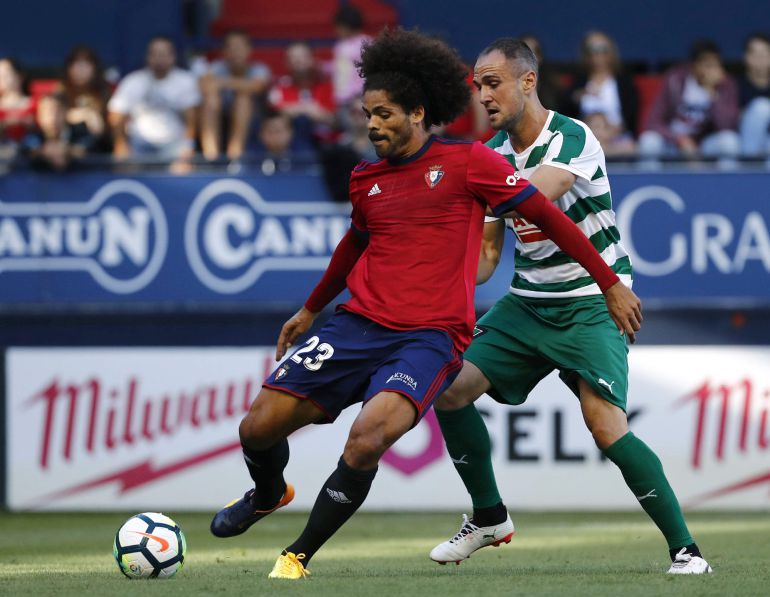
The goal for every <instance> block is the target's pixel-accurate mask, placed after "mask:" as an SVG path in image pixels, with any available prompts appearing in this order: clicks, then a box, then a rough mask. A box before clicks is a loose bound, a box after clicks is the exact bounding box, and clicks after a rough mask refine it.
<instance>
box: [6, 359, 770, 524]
mask: <svg viewBox="0 0 770 597" xmlns="http://www.w3.org/2000/svg"><path fill="white" fill-rule="evenodd" d="M6 354H7V356H6V415H7V416H6V440H7V446H6V448H7V449H6V454H7V466H6V475H7V479H6V486H7V498H8V505H9V507H10V508H11V509H13V510H26V509H42V510H72V509H113V510H118V509H120V510H125V509H136V510H139V509H175V510H180V509H204V510H214V509H216V508H218V507H219V506H221V505H222V504H224V503H225V502H227V501H229V500H230V499H232V498H233V497H236V496H238V495H240V494H242V493H243V492H244V491H245V490H246V488H247V487H248V485H249V483H250V479H249V477H248V474H247V472H246V470H245V467H244V465H243V462H242V458H241V453H240V448H239V443H238V423H239V421H240V419H241V417H242V416H243V414H244V413H245V412H246V410H247V409H248V406H249V403H250V401H251V400H252V399H253V398H254V396H256V393H257V391H258V390H259V387H260V384H261V382H262V380H263V379H264V377H265V375H266V374H267V373H268V372H269V371H270V370H271V369H272V367H273V366H274V361H273V360H272V354H273V348H272V347H249V348H125V349H123V348H120V349H117V348H116V349H109V348H82V349H81V348H61V349H51V348H46V349H38V348H11V349H9V350H8V351H7V353H6ZM768 364H770V348H764V347H761V348H760V347H757V348H754V347H724V346H720V347H689V346H687V347H684V346H677V347H635V348H632V350H631V356H630V368H631V379H630V396H629V414H630V417H631V429H632V430H633V431H634V433H636V435H638V436H639V437H641V438H642V439H644V441H646V442H647V443H648V444H649V445H650V446H651V447H652V448H653V449H654V450H655V451H656V452H657V453H658V455H659V456H660V458H661V460H662V462H663V464H664V467H665V469H666V471H667V473H668V476H669V479H670V481H671V483H672V485H673V486H674V489H675V490H676V491H677V493H678V495H679V497H680V500H681V502H682V504H683V505H684V506H685V507H705V508H747V509H749V508H750V509H758V508H767V507H768V506H770V420H769V419H770V414H769V413H770V367H768ZM478 406H479V409H480V410H481V411H482V412H483V414H484V416H485V418H486V421H487V424H488V427H489V431H490V436H491V438H492V443H493V454H494V462H495V470H496V471H497V476H498V485H499V487H500V491H501V493H502V495H503V498H504V500H505V501H506V503H507V504H508V506H509V507H510V508H511V509H519V508H529V509H584V508H596V509H599V508H602V509H605V508H617V509H625V508H634V507H636V505H637V502H636V500H635V499H634V498H633V496H632V495H631V494H630V493H629V491H628V490H627V488H626V487H625V485H624V483H623V480H622V478H621V476H620V473H619V472H618V471H617V470H616V469H615V467H614V466H613V465H612V463H610V462H608V461H606V460H603V459H602V458H601V455H600V453H599V451H598V450H597V449H596V448H595V447H594V445H593V442H592V439H591V437H590V434H589V433H588V431H587V430H586V429H585V426H584V424H583V421H582V418H581V415H580V409H579V405H578V402H577V400H576V399H575V398H574V396H572V394H571V393H570V392H569V391H568V390H567V389H566V388H565V387H564V386H563V385H562V384H561V382H560V381H559V379H558V378H557V377H556V376H555V375H553V374H552V375H551V376H549V377H548V378H547V379H545V380H544V381H543V382H542V383H541V384H540V385H539V386H538V387H537V388H536V389H535V391H534V392H533V393H532V395H531V396H530V398H529V400H528V401H527V402H526V403H525V404H524V405H522V406H518V407H508V406H501V405H499V404H497V403H495V402H494V401H492V400H491V399H490V398H488V397H484V398H483V399H482V400H480V401H479V402H478ZM357 412H358V408H357V407H352V408H350V409H348V411H346V412H345V413H343V415H342V416H341V417H340V418H339V419H338V420H337V422H336V423H335V424H333V425H317V426H311V427H309V428H306V429H303V430H301V431H299V432H297V433H296V434H294V435H293V436H292V437H291V438H290V444H291V451H292V456H291V461H290V463H289V466H288V468H287V471H286V478H287V479H288V480H290V481H291V482H292V483H294V484H295V486H296V488H297V497H296V499H295V501H294V502H293V503H292V505H291V506H290V508H295V509H308V508H310V507H311V506H312V504H313V502H314V501H315V497H316V495H317V493H318V490H319V489H320V488H321V485H322V483H323V482H324V480H325V479H326V478H327V477H328V475H329V474H330V472H331V471H332V470H333V469H334V467H335V465H336V462H337V459H338V458H339V456H340V454H341V452H342V448H343V446H344V442H345V439H346V437H347V431H348V429H349V427H350V424H351V423H352V421H353V419H354V418H355V416H356V414H357ZM364 507H365V508H370V509H411V510H414V509H448V508H452V509H454V508H458V509H459V508H466V509H467V508H468V507H469V499H468V498H467V496H466V494H465V491H464V489H463V487H462V485H461V483H460V480H459V477H457V475H456V473H455V471H454V468H453V466H452V463H451V462H450V460H449V457H448V456H447V454H446V450H445V448H444V444H443V440H442V438H441V434H440V431H439V429H438V425H437V423H436V420H435V416H434V415H433V413H432V412H430V413H428V416H426V418H425V420H423V421H422V422H421V423H420V425H418V426H417V427H416V428H415V429H414V430H413V431H411V432H410V433H409V434H407V435H406V436H405V437H404V438H403V439H402V440H401V441H400V442H399V443H398V444H397V445H396V446H395V447H394V449H393V450H391V451H390V452H389V453H388V454H387V455H386V457H385V459H384V462H382V463H381V466H380V472H379V474H378V477H377V479H376V480H375V483H374V486H373V489H372V492H371V493H370V494H369V498H368V500H367V503H366V504H365V506H364Z"/></svg>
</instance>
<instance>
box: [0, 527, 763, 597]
mask: <svg viewBox="0 0 770 597" xmlns="http://www.w3.org/2000/svg"><path fill="white" fill-rule="evenodd" d="M168 514H169V515H171V516H172V518H174V519H175V520H176V521H177V522H178V523H179V524H180V526H181V527H182V529H183V530H184V532H185V534H186V535H187V539H188V558H187V561H186V563H185V567H184V569H183V570H182V571H181V572H180V573H179V574H178V575H177V576H176V577H175V578H173V579H171V580H167V581H158V580H152V581H132V580H128V579H126V578H124V577H123V576H122V575H121V574H120V572H119V571H118V568H117V566H116V565H115V562H114V561H113V559H112V539H113V535H114V533H115V531H116V530H117V528H118V527H119V526H120V525H121V524H122V523H123V521H124V520H125V519H126V518H128V516H129V514H114V513H110V514H6V513H2V514H0V594H2V595H14V596H15V595H56V596H62V595H79V596H80V595H99V596H104V595H163V596H164V597H169V596H174V595H184V596H185V597H190V596H192V595H217V594H230V595H246V594H248V595H254V596H255V597H256V596H259V595H313V596H317V595H330V596H334V597H342V596H347V595H351V596H366V597H375V596H379V595H388V596H389V597H391V596H396V597H410V596H412V595H420V596H421V597H423V596H425V597H429V596H432V595H442V596H443V595H463V596H464V597H466V596H467V595H510V594H516V595H570V596H578V595H586V596H587V595H590V596H592V597H594V596H602V595H621V594H622V595H623V597H632V596H635V595H640V596H644V597H651V596H657V595H676V596H677V597H684V596H688V595H693V596H695V595H697V596H699V597H700V596H705V595H715V596H716V595H719V596H723V595H740V596H741V597H748V596H750V595H763V596H766V595H768V594H770V588H769V587H770V564H769V563H770V514H768V513H751V514H747V513H742V514H725V513H719V514H709V513H698V514H690V515H689V516H688V522H689V524H690V529H691V531H692V532H693V533H695V534H696V538H697V540H698V543H699V545H700V547H701V549H702V550H703V551H704V554H705V555H706V557H707V559H708V560H709V562H710V563H711V565H712V566H713V567H714V569H715V573H714V574H712V575H709V576H702V577H671V576H668V575H666V574H664V571H665V570H666V569H667V567H668V565H669V561H668V557H667V550H666V546H665V544H664V542H663V539H662V538H661V537H660V536H659V534H658V531H657V529H655V528H654V527H653V525H652V523H651V522H649V521H648V520H647V518H646V517H645V516H644V515H643V514H642V513H631V514H620V513H612V514H610V513H569V514H562V513H559V514H537V513H525V514H518V515H516V516H514V523H515V524H516V529H517V534H516V535H515V536H514V539H513V541H512V542H511V544H510V545H507V546H503V547H501V548H499V549H495V548H486V549H483V550H481V551H480V552H478V553H477V554H476V555H474V556H473V557H472V559H471V560H469V561H466V562H464V563H463V564H462V565H460V566H455V565H447V566H438V565H436V564H434V563H433V562H431V561H430V560H429V559H428V557H427V554H428V551H429V550H430V549H431V548H432V547H433V545H434V544H436V543H437V542H439V541H440V540H443V539H445V538H447V537H448V536H449V535H451V534H452V533H454V532H455V531H456V530H457V528H458V525H459V516H457V515H456V514H447V513H444V514H434V513H431V514H423V513H420V514H368V513H361V514H358V515H356V516H354V517H353V519H352V520H351V521H350V522H349V523H348V524H347V525H346V526H345V527H344V528H343V529H342V531H341V532H340V533H339V534H338V535H337V536H336V537H334V538H333V539H332V540H331V541H330V542H329V543H328V544H327V545H326V546H325V547H324V548H323V549H322V550H321V552H319V553H318V554H317V555H316V557H315V558H313V561H312V562H311V564H310V566H309V569H310V570H311V572H312V573H313V574H312V576H311V578H309V579H307V580H303V581H270V580H268V579H267V578H266V577H267V573H268V572H269V571H270V569H271V568H272V565H273V563H274V561H275V558H276V556H277V554H278V553H279V552H280V549H281V548H283V547H284V546H285V545H286V544H288V543H290V542H291V541H292V540H293V539H294V538H295V537H296V535H297V534H298V533H299V532H300V530H301V528H302V527H303V526H304V523H305V518H306V516H305V515H304V514H293V513H284V512H279V513H276V514H275V515H272V516H270V517H269V518H267V519H265V520H263V521H261V522H260V523H258V524H257V525H256V526H254V527H253V528H252V529H251V530H250V531H249V532H248V533H246V534H245V535H243V536H241V537H236V538H232V539H216V538H214V537H212V536H211V535H210V534H209V532H208V524H209V520H210V516H209V515H208V514H206V515H202V514H190V513H176V512H169V513H168Z"/></svg>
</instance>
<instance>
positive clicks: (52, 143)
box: [0, 0, 770, 200]
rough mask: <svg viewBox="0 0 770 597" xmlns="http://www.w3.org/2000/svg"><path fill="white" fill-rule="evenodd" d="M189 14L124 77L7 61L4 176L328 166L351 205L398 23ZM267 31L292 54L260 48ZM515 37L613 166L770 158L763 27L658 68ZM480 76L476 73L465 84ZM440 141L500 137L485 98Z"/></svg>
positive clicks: (548, 96)
mask: <svg viewBox="0 0 770 597" xmlns="http://www.w3.org/2000/svg"><path fill="white" fill-rule="evenodd" d="M183 4H184V5H185V7H186V9H187V10H188V12H189V11H191V10H192V11H193V13H194V15H195V19H194V23H193V25H191V26H190V27H192V28H194V29H196V30H197V31H200V30H204V31H205V32H206V34H205V36H204V37H203V39H204V40H205V42H204V43H201V42H200V40H201V39H202V38H201V36H200V35H198V36H197V37H196V40H198V41H197V42H196V43H195V44H187V45H186V47H184V48H181V47H179V45H180V44H179V40H178V39H175V38H174V37H172V36H166V35H161V34H158V35H155V36H153V37H152V39H150V41H149V43H147V44H146V47H145V53H144V66H143V67H142V68H140V69H138V70H132V71H130V72H121V71H120V70H119V68H118V67H117V66H116V65H113V64H105V63H104V62H103V61H102V59H101V58H100V55H99V53H98V52H97V51H96V50H95V49H94V48H92V47H90V46H89V45H80V44H78V45H75V46H74V47H72V48H71V50H70V51H69V53H68V54H67V55H66V56H63V57H62V61H61V64H59V65H48V66H44V67H40V66H39V65H38V66H36V67H35V68H34V69H28V68H26V67H25V61H24V56H23V55H21V54H17V55H14V54H12V53H8V54H7V55H4V56H0V164H2V166H1V167H2V168H4V169H6V170H7V169H23V168H34V169H43V170H54V171H64V170H70V169H74V168H88V167H93V166H98V167H105V166H108V167H119V168H131V167H132V166H133V167H141V168H152V167H155V168H162V169H169V170H170V171H171V172H174V173H179V174H184V173H189V172H193V171H200V170H203V169H222V170H226V171H227V172H229V173H237V172H240V171H241V170H242V169H244V168H247V169H254V170H257V171H261V172H262V173H263V174H265V175H271V174H273V173H274V172H276V171H287V170H289V169H291V168H292V167H293V165H295V164H298V163H301V164H305V165H307V164H311V165H315V166H316V167H319V168H320V169H321V170H322V171H323V173H324V175H325V179H326V180H327V183H328V185H329V187H330V190H331V192H332V195H333V196H335V197H336V198H338V199H340V200H345V198H346V189H345V183H346V179H347V172H349V171H350V169H351V168H352V166H353V165H354V164H355V163H356V162H357V161H358V160H360V159H361V158H371V157H372V149H371V147H370V145H369V142H368V139H367V136H366V133H367V131H366V121H365V119H364V117H363V114H362V112H361V109H360V94H361V80H360V79H359V77H358V74H357V71H356V68H355V65H354V63H355V60H356V59H357V57H358V55H359V51H360V48H361V45H362V44H363V43H366V41H367V39H369V38H370V36H371V35H373V34H376V32H377V31H378V30H380V29H381V28H382V27H383V26H386V25H387V26H394V25H397V24H398V23H399V19H398V12H397V11H396V10H395V9H391V10H380V11H372V10H367V5H369V4H373V3H357V4H358V5H356V4H353V3H347V2H340V3H337V2H334V3H332V4H334V9H335V10H333V11H329V7H328V6H326V5H327V4H330V3H328V2H326V3H319V6H320V5H323V6H322V7H321V8H322V9H323V10H325V11H326V12H325V13H324V12H322V11H321V12H318V14H313V15H309V16H308V15H306V14H305V13H303V14H304V16H307V17H308V18H306V19H304V20H303V18H301V17H302V16H303V15H302V14H297V13H296V12H295V14H294V17H293V20H292V18H288V19H285V20H286V23H285V27H286V31H283V32H281V31H279V32H278V33H277V34H276V28H277V27H278V28H280V26H281V23H280V22H279V20H275V22H274V23H273V24H272V25H271V23H270V21H269V19H267V20H266V19H265V18H263V17H264V15H261V14H253V13H254V10H255V7H257V8H258V9H260V10H262V8H260V7H261V6H262V5H265V4H266V3H264V2H251V3H249V2H246V1H245V0H216V1H211V0H201V1H193V2H185V3H183ZM288 4H291V3H288ZM304 4H307V3H304ZM374 4H376V3H374ZM379 4H380V5H383V4H384V5H386V8H387V3H379ZM310 5H312V3H311V4H310ZM272 10H274V12H276V13H281V8H280V7H275V8H274V9H272ZM250 15H251V17H253V18H251V17H250ZM250 19H251V20H250ZM324 19H325V22H321V23H319V20H324ZM266 27H272V30H271V32H270V35H271V37H273V38H275V37H276V36H278V37H281V36H283V39H285V43H282V44H278V45H276V44H275V43H272V44H271V45H270V46H269V47H267V46H264V45H261V44H260V31H261V29H260V28H263V29H264V28H266ZM314 27H315V28H316V29H318V28H320V30H321V31H322V32H323V33H321V34H318V33H315V30H314V29H313V28H314ZM426 29H427V28H426ZM511 33H512V34H518V35H520V36H521V37H523V38H524V39H525V40H526V42H527V43H528V44H529V45H530V47H531V48H532V50H533V51H534V52H535V54H536V55H537V57H538V60H539V62H540V97H541V99H542V101H543V104H544V105H545V106H546V107H547V108H551V109H554V110H557V111H558V112H561V113H563V114H566V115H568V116H572V117H575V118H579V119H581V120H583V121H584V122H586V123H587V124H588V126H590V127H591V129H592V130H593V131H594V133H595V134H596V136H597V137H598V138H599V140H600V141H601V143H602V145H603V147H604V150H605V153H606V155H607V156H608V158H609V159H611V160H617V161H624V162H635V163H639V164H642V165H652V164H659V163H661V162H665V161H671V160H673V161H682V160H685V161H691V160H701V159H705V160H718V161H719V163H737V162H738V161H758V162H761V163H765V162H766V161H767V160H768V156H770V35H768V33H767V32H764V31H757V32H753V33H747V34H746V37H745V43H744V47H743V57H742V60H740V61H732V62H726V61H725V60H724V59H723V56H722V53H721V51H720V47H719V45H718V44H717V43H716V42H715V41H712V40H710V39H693V40H691V44H690V50H689V54H688V55H686V56H679V57H672V60H671V63H670V64H666V65H663V66H662V67H661V68H659V69H658V70H656V71H655V72H650V69H649V67H648V65H643V66H641V67H640V65H638V64H627V63H625V62H624V60H623V56H622V54H621V51H620V49H619V48H620V46H622V44H621V43H619V42H618V40H616V39H613V36H612V35H610V34H608V33H607V32H605V31H600V30H592V31H587V32H585V34H584V35H583V37H582V42H581V43H580V47H579V48H578V49H577V52H576V54H575V56H574V61H572V62H551V61H549V57H548V54H547V43H543V42H542V40H540V39H538V37H537V36H535V35H529V34H523V35H522V33H521V31H511ZM319 35H321V36H322V37H318V36H319ZM450 41H451V40H450ZM490 41H491V39H490ZM479 49H480V48H479ZM3 51H7V50H3ZM135 58H136V59H137V61H138V58H139V57H135ZM467 58H468V59H469V60H471V61H472V59H473V56H469V57H467ZM471 68H472V62H471V63H470V64H469V85H470V82H471V77H470V69H471ZM437 132H439V133H441V134H442V135H445V136H449V137H456V138H463V139H480V140H486V138H488V136H489V135H490V132H489V130H488V129H487V124H486V114H485V113H484V111H483V109H481V107H480V106H479V104H478V102H477V101H475V100H474V101H472V103H471V104H470V105H469V107H468V111H467V113H466V114H465V115H464V116H463V117H461V118H460V119H458V120H457V121H456V122H454V123H452V124H451V125H450V126H448V127H445V128H444V129H443V130H440V131H437ZM137 165H139V166H137Z"/></svg>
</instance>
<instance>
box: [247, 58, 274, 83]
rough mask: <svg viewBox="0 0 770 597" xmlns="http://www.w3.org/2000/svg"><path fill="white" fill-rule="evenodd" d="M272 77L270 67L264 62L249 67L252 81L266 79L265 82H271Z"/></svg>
mask: <svg viewBox="0 0 770 597" xmlns="http://www.w3.org/2000/svg"><path fill="white" fill-rule="evenodd" d="M272 76H273V73H272V72H271V71H270V67H269V66H267V64H265V63H263V62H254V63H252V65H251V66H250V67H249V78H250V79H264V80H265V81H269V80H270V79H271V78H272Z"/></svg>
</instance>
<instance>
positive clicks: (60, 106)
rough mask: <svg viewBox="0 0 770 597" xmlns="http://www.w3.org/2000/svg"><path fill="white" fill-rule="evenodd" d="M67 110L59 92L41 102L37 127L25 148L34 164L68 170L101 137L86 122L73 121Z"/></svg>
mask: <svg viewBox="0 0 770 597" xmlns="http://www.w3.org/2000/svg"><path fill="white" fill-rule="evenodd" d="M67 113H68V110H67V106H66V105H65V103H64V100H63V97H62V96H60V95H58V94H56V95H50V96H46V97H43V98H41V99H40V101H39V102H38V107H37V122H38V129H37V130H36V131H35V132H34V133H31V134H29V135H27V137H26V138H25V140H24V150H25V153H26V154H27V157H28V158H29V159H30V162H31V164H32V166H33V167H36V168H41V169H46V170H48V169H51V170H57V171H63V170H66V169H67V168H69V167H70V166H71V165H72V164H73V163H74V162H77V161H78V160H80V159H81V158H83V157H84V156H85V155H86V154H87V153H88V151H90V150H91V149H93V147H94V146H95V144H96V143H97V141H98V139H99V137H98V136H97V135H93V134H92V133H91V131H90V129H89V128H88V126H87V125H86V124H85V123H84V122H77V123H76V124H74V125H73V124H70V123H69V122H68V121H67ZM102 132H103V130H102Z"/></svg>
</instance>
